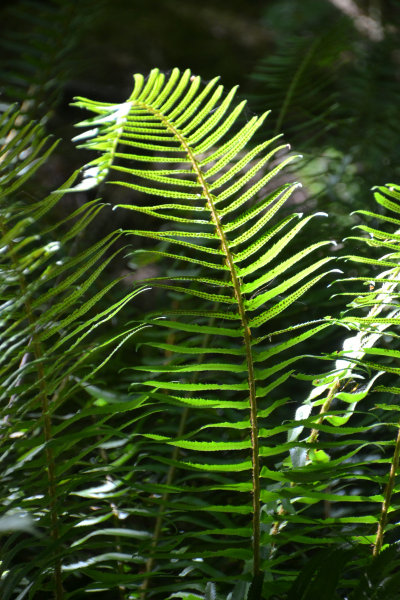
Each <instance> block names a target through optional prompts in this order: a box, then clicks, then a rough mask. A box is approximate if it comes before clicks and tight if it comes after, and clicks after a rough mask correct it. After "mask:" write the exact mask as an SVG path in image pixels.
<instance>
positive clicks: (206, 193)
mask: <svg viewBox="0 0 400 600" xmlns="http://www.w3.org/2000/svg"><path fill="white" fill-rule="evenodd" d="M137 105H138V106H142V107H143V108H145V109H146V110H148V111H149V112H151V113H153V114H154V115H157V117H158V118H159V119H160V120H161V121H162V122H163V123H164V125H165V126H166V128H168V129H169V131H170V132H171V133H172V134H173V135H174V136H175V138H176V139H177V140H179V142H180V143H181V146H182V148H183V149H184V150H185V152H186V153H187V156H188V158H189V160H190V162H191V164H192V169H193V171H194V173H195V174H196V177H197V181H198V183H199V185H200V186H201V187H202V189H203V197H204V199H205V200H206V204H207V207H208V208H209V210H210V212H211V215H212V221H213V223H214V225H215V230H216V233H217V235H218V237H219V239H220V241H221V247H222V249H223V251H224V253H225V257H226V258H225V261H226V265H227V266H228V268H229V271H230V275H231V281H232V284H233V289H234V293H235V296H236V300H237V303H238V310H239V315H240V319H241V322H242V327H243V338H244V345H245V348H246V361H247V371H248V381H249V392H250V394H249V401H250V429H251V446H252V466H253V469H252V475H253V514H254V516H253V573H254V575H255V576H257V575H259V574H260V467H259V448H258V428H257V399H256V383H255V374H254V365H253V355H252V352H251V331H250V328H249V326H248V320H247V315H246V310H245V307H244V300H243V296H242V292H241V289H240V283H239V279H238V276H237V274H236V269H235V264H234V262H233V256H232V253H231V251H230V249H229V244H228V240H227V238H226V236H225V232H224V230H223V227H222V224H221V220H220V218H219V214H218V211H217V210H216V208H215V205H214V197H213V195H212V194H211V192H210V190H209V187H208V184H207V182H206V180H205V176H204V173H203V172H202V171H201V168H200V165H199V163H198V162H197V160H196V158H195V156H194V154H193V150H192V148H191V147H190V145H189V143H188V141H187V140H186V138H185V137H184V136H183V135H182V134H181V133H180V131H178V130H177V129H176V128H175V127H174V126H173V125H172V124H171V123H170V122H169V121H168V119H167V118H166V117H165V116H164V115H163V114H161V113H160V112H158V111H157V110H155V109H154V108H152V107H151V106H148V105H147V104H146V103H145V102H143V103H140V102H137Z"/></svg>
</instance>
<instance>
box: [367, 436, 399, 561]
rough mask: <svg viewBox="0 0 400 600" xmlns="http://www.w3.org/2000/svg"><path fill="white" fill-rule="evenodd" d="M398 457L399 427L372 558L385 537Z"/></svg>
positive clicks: (379, 549)
mask: <svg viewBox="0 0 400 600" xmlns="http://www.w3.org/2000/svg"><path fill="white" fill-rule="evenodd" d="M399 455H400V427H399V430H398V433H397V440H396V446H395V449H394V455H393V460H392V465H391V467H390V473H389V481H388V482H387V485H386V488H385V492H384V494H383V496H384V499H383V502H382V512H381V518H380V519H379V524H378V531H377V534H376V540H375V544H374V549H373V551H372V554H373V556H378V554H379V552H380V551H381V549H382V546H383V536H384V535H385V529H386V525H387V518H388V512H389V509H390V503H391V500H392V494H393V489H394V484H395V480H396V473H397V470H398V468H399Z"/></svg>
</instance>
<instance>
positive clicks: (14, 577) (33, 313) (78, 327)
mask: <svg viewBox="0 0 400 600" xmlns="http://www.w3.org/2000/svg"><path fill="white" fill-rule="evenodd" d="M18 116H19V113H18V112H17V113H13V112H12V111H9V112H8V113H6V114H4V115H3V116H2V118H1V119H0V128H1V127H2V128H3V131H4V130H5V131H7V130H9V128H10V127H13V123H14V121H15V120H16V119H18ZM34 130H35V128H34V126H33V125H32V123H29V124H28V125H27V126H26V127H24V129H22V130H21V131H20V132H19V133H18V134H17V135H16V136H15V137H14V138H11V140H10V142H9V143H8V142H7V140H6V142H5V143H4V144H3V146H2V147H1V148H0V229H1V235H0V247H1V249H2V252H1V258H0V295H1V306H0V315H1V316H0V323H1V325H0V327H1V329H0V347H1V358H0V386H1V387H0V390H1V391H0V400H1V405H0V415H1V431H2V433H1V440H0V447H1V450H2V467H1V472H2V478H1V481H2V484H1V489H0V504H1V507H2V514H3V515H4V514H5V513H6V514H8V512H9V511H11V513H12V512H13V511H15V510H17V511H22V512H23V511H24V510H25V509H27V510H28V512H29V514H30V515H35V522H37V525H38V526H40V527H43V528H45V530H46V532H47V537H49V539H50V540H51V543H50V544H49V547H48V548H43V547H40V545H38V544H32V540H31V539H29V538H26V537H25V538H24V539H23V540H22V541H21V540H18V542H17V544H14V546H13V547H12V551H11V552H9V553H7V555H6V557H5V561H4V563H3V568H4V575H3V580H2V592H1V594H2V598H4V599H8V598H15V592H16V590H17V591H18V593H19V594H20V593H22V594H23V595H24V594H25V593H27V592H28V591H29V592H30V593H32V594H34V593H35V592H36V591H38V593H40V590H43V589H44V588H47V589H49V587H50V589H52V590H53V591H54V594H55V597H56V599H57V600H61V599H62V598H63V596H64V589H63V579H64V577H65V574H64V572H63V566H62V562H63V561H64V559H65V557H66V556H67V555H68V554H69V553H70V552H71V549H70V548H69V546H68V545H66V543H65V542H66V536H65V531H64V525H63V521H64V519H65V516H64V515H63V510H64V509H63V508H62V506H63V503H64V501H65V498H66V496H68V491H67V489H66V488H67V487H68V485H69V484H68V485H67V482H66V481H65V480H64V481H61V475H62V473H64V472H67V471H68V469H69V468H70V467H73V466H74V465H75V464H76V461H75V460H73V459H72V460H71V459H70V460H69V461H68V460H67V461H65V460H64V461H63V463H62V466H61V465H60V464H57V463H58V458H59V457H60V454H61V453H63V452H67V451H68V449H69V447H70V446H71V445H72V444H73V443H74V439H75V442H76V441H77V440H79V435H76V434H75V437H74V436H71V435H70V434H63V427H62V426H61V427H60V426H58V427H57V426H55V425H54V420H53V419H54V415H55V413H57V411H58V410H59V409H60V407H61V406H63V405H64V403H65V402H66V400H67V399H68V398H71V396H73V394H74V393H76V390H77V388H80V384H78V383H76V384H74V379H73V376H76V375H77V374H78V373H80V374H81V378H80V381H81V382H83V383H84V382H85V381H87V380H88V379H89V378H91V377H93V376H94V374H95V373H96V372H97V371H98V370H99V369H100V368H101V366H102V365H103V364H104V363H105V362H107V361H108V360H109V358H111V356H112V355H113V353H114V352H115V351H116V350H115V348H114V349H113V350H111V351H109V352H108V355H107V356H106V358H104V357H103V359H102V361H100V364H99V363H97V364H95V365H93V364H92V365H90V363H89V360H92V358H93V356H94V355H95V353H97V354H98V355H99V354H100V353H101V352H102V351H103V352H104V350H105V349H106V347H107V346H111V345H114V346H115V345H117V348H119V347H120V346H121V345H122V343H124V341H126V340H127V339H128V338H129V337H130V336H131V335H133V334H134V333H136V332H137V331H138V330H139V329H140V327H134V328H131V330H130V331H127V332H124V333H123V334H122V336H121V334H119V335H112V336H111V339H108V340H105V341H104V340H103V341H102V342H94V341H93V332H94V331H95V330H96V328H97V327H99V326H100V325H102V324H104V323H106V322H107V321H108V320H110V319H112V318H113V317H114V316H115V314H117V313H118V311H119V310H120V309H121V308H123V306H124V305H125V304H126V303H127V302H129V301H130V300H131V299H132V298H134V297H135V296H136V295H137V294H138V293H140V291H141V289H140V288H139V289H135V290H134V291H133V292H131V293H130V294H128V296H127V297H124V298H123V299H120V300H119V301H118V302H116V303H110V305H109V306H107V308H106V309H105V310H102V311H100V312H99V313H97V314H96V312H94V310H93V309H94V307H95V306H96V304H97V303H98V302H99V301H100V299H101V298H102V297H103V296H104V295H105V294H107V292H109V290H110V289H111V288H112V287H113V286H115V285H116V283H118V282H119V281H120V279H121V278H117V279H116V280H114V281H111V283H107V284H103V285H101V286H100V291H98V292H97V293H93V294H92V296H91V297H86V292H87V290H89V288H93V285H95V284H96V282H97V283H99V277H100V276H101V274H102V272H103V271H104V269H105V268H106V267H107V265H108V264H109V263H110V261H111V260H112V259H113V257H114V256H115V255H116V254H117V253H118V252H120V251H121V249H120V250H118V251H117V252H114V253H113V254H110V251H111V247H112V245H113V244H114V243H115V241H116V240H117V239H118V238H119V237H120V236H121V232H114V233H111V234H109V235H107V236H106V237H104V238H103V239H101V240H100V241H98V242H97V243H95V244H93V245H92V246H90V247H86V248H85V249H83V250H82V251H81V252H78V253H77V254H75V255H68V245H69V241H70V240H71V239H73V238H75V237H76V236H77V235H78V234H80V233H81V232H82V231H84V229H85V227H87V226H88V225H89V224H90V223H91V221H92V219H93V218H94V217H95V216H96V214H98V212H99V210H101V209H102V208H104V206H102V205H99V203H98V202H97V201H95V202H89V203H87V204H86V205H83V206H82V207H80V208H79V209H78V210H77V211H75V212H74V213H73V214H72V215H70V216H69V217H67V218H65V219H60V220H59V221H58V222H57V221H56V222H55V223H53V224H52V225H51V226H50V227H49V226H42V228H41V227H40V224H41V223H40V218H41V217H43V216H44V215H46V214H47V213H48V211H50V210H51V209H53V208H54V207H56V205H57V203H58V202H59V201H60V200H61V198H62V197H63V196H64V194H65V191H66V189H68V188H70V186H71V185H73V183H74V181H75V180H76V178H77V175H78V173H74V174H73V175H72V177H71V178H70V179H69V180H68V181H67V182H66V183H65V184H64V186H62V188H61V189H60V190H58V191H56V192H53V193H52V194H50V196H49V197H47V198H45V199H44V200H42V201H38V202H35V203H31V204H29V203H26V200H25V199H24V200H23V201H22V200H18V198H20V196H19V195H15V192H16V191H17V190H20V189H21V186H22V185H23V184H24V183H25V181H26V180H27V179H28V178H30V177H32V176H33V175H34V174H35V172H36V171H37V170H38V169H39V168H40V167H42V165H43V164H44V163H45V161H46V159H47V157H48V156H49V155H50V154H51V152H52V151H53V150H54V148H55V146H56V145H57V142H56V143H55V144H53V145H52V146H50V147H49V148H48V149H47V150H45V151H44V153H43V154H42V155H40V154H39V153H38V152H36V153H35V152H34V153H32V154H31V155H30V156H29V159H27V160H26V161H23V162H22V163H18V162H17V161H16V160H15V156H16V151H15V150H17V152H23V150H24V148H26V147H27V146H29V144H30V143H31V139H32V135H33V132H34ZM16 139H17V141H15V140H16ZM42 145H43V146H48V139H44V140H43V144H42ZM10 157H11V158H10ZM70 219H72V220H73V224H72V226H70V227H69V229H68V224H67V227H65V223H67V222H68V221H69V220H70ZM50 233H51V237H50V236H49V234H50ZM99 263H100V264H99ZM88 336H91V341H90V343H88V339H89V338H88ZM139 404H140V402H139V403H138V402H134V405H135V406H137V405H139ZM94 414H95V413H93V414H92V416H94ZM57 418H60V416H59V413H58V414H57ZM80 418H85V415H79V418H78V420H79V419H80ZM107 418H109V415H107V416H106V419H107ZM72 422H73V421H71V422H70V424H71V423H72ZM84 435H86V434H84ZM87 451H88V450H87V449H86V450H84V451H83V452H82V453H81V458H83V456H84V455H85V454H86V453H87ZM69 476H70V474H69V475H68V477H69ZM46 479H47V482H46ZM84 480H85V477H84V476H83V477H82V478H81V484H82V482H83V481H84ZM17 487H18V490H19V492H18V494H16V495H15V494H14V492H13V490H15V489H16V488H17ZM34 490H36V491H37V495H36V496H35V491H34ZM43 498H46V501H47V504H46V501H43ZM73 513H74V509H72V510H71V514H73ZM67 514H69V512H68V510H67ZM11 542H12V543H13V542H14V541H13V540H12V539H11ZM9 543H10V540H8V541H7V544H9ZM20 552H22V553H24V552H25V553H27V554H25V556H29V560H26V559H25V566H23V568H21V563H20V562H19V561H18V559H17V560H16V561H15V560H14V556H15V555H16V554H17V555H18V554H19V553H20ZM35 554H36V555H35ZM52 573H53V574H54V582H49V577H50V575H51V574H52Z"/></svg>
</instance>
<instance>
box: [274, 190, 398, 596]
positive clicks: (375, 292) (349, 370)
mask: <svg viewBox="0 0 400 600" xmlns="http://www.w3.org/2000/svg"><path fill="white" fill-rule="evenodd" d="M399 191H400V189H399V187H398V186H396V185H387V186H381V187H378V188H376V190H375V199H376V201H377V203H378V204H380V205H381V206H382V207H384V208H385V209H386V210H387V211H390V213H389V214H393V213H395V214H396V213H397V214H398V213H399V212H400V205H399V204H398V201H399V200H400V193H399ZM359 212H360V213H362V214H365V215H367V216H368V217H371V218H373V219H374V220H375V221H374V222H375V223H376V222H379V221H380V222H382V221H383V227H387V225H389V227H390V224H393V223H394V224H395V225H398V224H399V221H398V220H397V219H395V218H394V217H392V216H389V215H387V214H384V215H378V214H374V213H371V212H369V211H359ZM383 227H382V229H379V228H378V227H377V226H376V227H375V228H371V227H369V226H367V225H365V224H361V225H358V226H357V227H356V228H357V229H359V230H361V231H365V232H367V233H368V234H369V235H370V236H371V237H354V238H352V239H355V240H357V242H358V243H359V242H362V243H365V244H367V245H368V246H369V247H370V248H378V250H380V249H381V248H386V249H387V250H389V251H390V252H389V254H385V255H383V256H381V257H380V258H373V257H372V256H371V257H370V258H364V257H358V256H355V255H350V256H347V257H345V258H347V260H350V261H352V262H353V263H354V264H355V265H357V264H367V265H368V266H369V268H372V267H371V266H370V265H372V266H373V267H374V268H375V270H376V271H378V273H373V274H371V276H369V277H364V276H354V277H351V278H347V279H342V280H341V283H342V284H343V282H347V285H348V284H349V282H357V283H358V282H360V281H361V282H363V283H364V285H367V286H368V288H369V289H368V291H366V292H362V293H361V294H360V292H354V293H350V292H348V293H346V292H344V293H340V294H339V295H340V296H344V297H347V298H349V297H350V299H351V301H350V303H349V304H348V305H347V307H348V310H347V311H345V312H344V314H343V315H342V317H341V319H340V321H338V322H339V323H340V324H341V325H343V326H345V327H346V328H347V329H349V330H350V331H354V332H355V334H352V335H350V337H348V338H347V339H346V340H345V342H344V344H343V350H342V351H340V352H336V353H335V355H336V357H337V360H336V363H335V365H334V368H333V369H332V370H331V371H329V372H328V373H325V374H323V375H313V376H306V375H297V376H298V377H299V378H300V379H305V380H307V379H308V380H313V385H314V387H313V390H312V392H311V393H310V395H309V397H308V398H307V399H306V401H305V403H304V404H303V406H302V407H300V408H299V409H298V410H297V412H296V420H297V421H298V427H296V428H294V429H293V430H292V431H291V432H289V435H288V446H289V448H290V454H291V463H292V466H293V467H294V469H293V470H290V471H289V473H288V475H287V477H284V479H282V474H281V475H280V480H281V481H287V482H289V481H291V482H292V483H291V486H290V488H287V489H283V490H279V491H273V492H272V493H270V494H269V495H268V498H269V499H270V500H271V501H276V502H278V503H279V504H280V510H279V513H278V515H279V517H278V519H277V520H275V519H276V516H275V515H270V516H268V517H264V519H263V520H264V521H265V522H266V523H271V522H273V521H274V520H275V525H274V528H273V530H272V533H273V536H271V537H270V538H269V539H270V541H271V542H272V540H273V541H274V542H275V544H274V545H275V547H280V546H282V545H283V544H287V543H288V542H289V540H290V543H292V541H293V539H298V540H299V542H300V541H301V540H302V542H303V543H306V544H310V546H313V545H315V543H318V544H319V545H320V546H321V547H323V546H325V545H327V544H332V543H335V542H336V544H338V545H341V544H342V543H343V542H345V541H349V542H350V543H351V544H352V546H353V548H355V546H354V545H355V544H367V545H372V547H373V555H374V556H375V557H377V556H378V555H379V553H380V551H381V550H382V548H383V545H384V539H385V534H386V535H387V534H388V532H389V531H390V530H391V529H392V528H393V525H392V524H390V523H389V521H390V512H392V511H393V510H395V508H396V506H397V504H396V502H397V500H396V499H395V498H394V494H395V493H396V491H397V490H396V488H395V474H396V472H397V470H398V464H399V449H400V439H399V436H398V435H397V434H398V416H397V413H396V412H395V411H397V410H399V409H398V407H397V405H396V404H391V403H388V402H386V403H379V400H377V398H378V397H377V396H375V397H374V398H372V397H371V392H381V393H385V394H389V395H391V397H392V398H393V395H394V396H396V395H397V394H398V393H399V390H398V389H397V388H396V387H390V385H377V379H378V378H381V377H383V376H385V377H386V378H387V377H388V376H390V375H394V376H395V377H396V379H397V377H398V375H399V373H400V370H399V368H398V367H397V365H396V363H395V361H396V358H397V357H398V356H399V351H398V350H396V349H395V348H393V345H395V347H396V346H397V343H396V341H397V338H398V334H397V333H396V331H397V329H396V326H397V325H398V324H400V319H399V307H398V285H399V282H400V279H399V277H400V267H399V263H398V259H399V256H400V254H399V252H398V248H399V245H398V244H399V240H398V239H397V238H399V236H398V234H397V233H396V232H395V233H391V232H387V231H384V229H383ZM382 268H384V270H383V272H380V271H381V269H382ZM327 358H328V357H327ZM382 381H383V379H382ZM379 382H380V380H379ZM379 382H378V383H379ZM389 397H390V396H389ZM391 401H392V402H393V400H391ZM375 403H376V404H375ZM374 404H375V406H374ZM369 410H373V411H374V412H370V413H369V414H368V411H369ZM313 413H314V415H313ZM363 414H364V415H365V416H364V417H363ZM384 425H386V426H384ZM393 428H394V430H395V431H396V430H397V431H396V436H395V438H394V439H393V437H392V433H391V432H392V431H393ZM310 429H311V433H310ZM326 434H331V435H326ZM332 434H334V436H335V437H334V438H332ZM294 444H295V447H294ZM266 475H267V476H270V474H269V473H266ZM367 483H370V484H372V486H373V488H375V490H374V491H373V492H372V493H371V488H369V491H368V492H367V491H366V490H367V489H368V488H367V487H366V484H367ZM364 490H365V491H364ZM282 496H283V498H284V499H285V498H286V500H285V501H284V500H282V499H280V498H281V497H282ZM321 500H322V501H324V502H325V506H328V507H329V508H328V510H325V513H328V514H325V518H321V516H318V518H316V517H315V516H314V515H313V512H312V510H310V509H307V506H309V505H311V506H312V505H313V504H315V503H317V502H319V501H321ZM327 503H328V505H327ZM353 503H357V504H358V505H359V509H358V510H357V512H355V511H354V510H353V509H352V508H351V506H352V504H353ZM367 506H368V508H366V507H367ZM371 507H372V509H371ZM322 532H324V535H322ZM278 534H279V535H278ZM356 553H357V551H356ZM359 556H361V557H363V558H359V568H364V567H363V565H364V564H365V558H364V554H363V552H361V554H360V553H359ZM363 561H364V562H363ZM356 562H357V561H356ZM344 567H345V565H343V567H342V568H343V569H344ZM347 568H348V567H347ZM370 569H371V570H373V569H374V567H370ZM391 569H392V566H391V567H390V569H389V567H388V572H389V570H391ZM340 573H341V571H339V572H338V576H339V574H340ZM367 577H368V575H367V574H366V575H365V576H364V575H363V578H362V579H361V581H360V583H359V584H358V585H356V584H355V585H354V592H353V595H351V596H350V597H352V598H361V597H362V594H363V593H364V592H363V590H365V589H366V588H365V578H367ZM389 579H390V581H392V577H390V578H389ZM389 579H388V581H389ZM381 582H382V579H381V580H380V583H379V585H378V583H376V584H375V583H374V586H375V585H377V589H378V587H379V586H380V585H382V583H381ZM336 585H338V581H336V583H335V586H336ZM390 585H392V583H391V584H390ZM352 587H353V586H352ZM370 591H371V593H372V587H371V590H370ZM332 593H333V592H332ZM371 597H375V596H371Z"/></svg>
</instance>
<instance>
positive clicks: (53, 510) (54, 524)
mask: <svg viewBox="0 0 400 600" xmlns="http://www.w3.org/2000/svg"><path fill="white" fill-rule="evenodd" d="M0 228H1V230H2V233H3V235H6V234H7V233H8V229H7V227H6V226H5V225H4V223H3V222H1V221H0ZM13 245H14V244H13V242H12V241H11V242H10V243H9V247H10V249H11V248H12V247H13ZM17 261H18V256H17V255H16V254H14V255H13V263H14V266H15V268H16V270H17V269H18V266H17ZM19 285H20V288H21V292H22V294H23V296H24V297H25V302H24V304H25V310H26V315H27V317H28V321H29V325H30V326H31V329H32V338H31V344H32V346H33V353H34V355H35V359H36V371H37V375H38V382H39V386H40V392H41V393H40V397H41V403H42V416H43V431H44V439H45V442H46V446H47V447H46V458H47V477H48V482H49V487H48V493H49V498H50V519H51V536H52V538H53V541H54V543H55V544H56V545H57V543H58V540H59V538H60V532H59V526H58V512H57V488H56V483H55V462H54V454H53V449H52V448H50V447H49V446H48V444H49V442H50V441H51V440H52V439H53V436H52V433H51V420H50V414H49V400H48V396H47V383H46V378H45V373H44V366H43V361H42V359H43V353H42V349H41V346H40V341H39V339H38V336H37V333H36V331H35V321H36V319H35V315H34V314H33V311H32V306H31V302H30V299H29V296H28V293H27V285H26V281H25V278H24V276H23V275H22V274H20V275H19ZM54 557H55V562H54V581H55V600H62V599H63V595H64V590H63V586H62V573H61V559H60V558H59V557H58V549H57V548H55V549H54Z"/></svg>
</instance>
